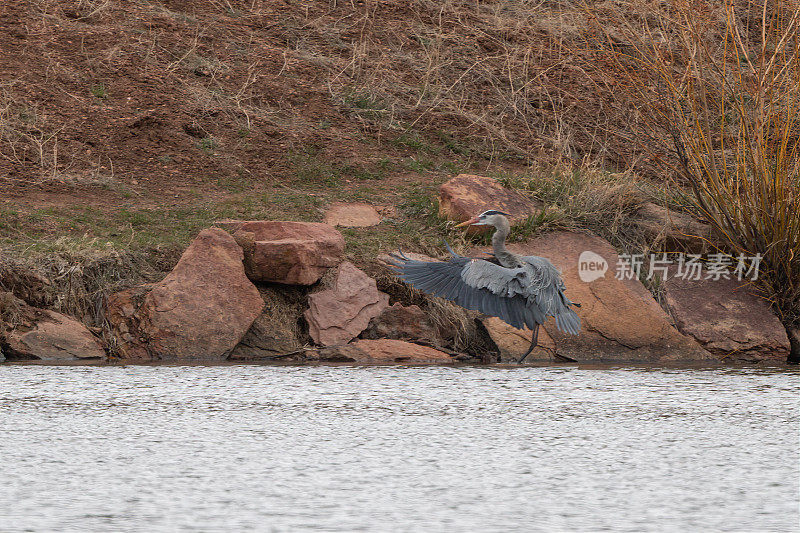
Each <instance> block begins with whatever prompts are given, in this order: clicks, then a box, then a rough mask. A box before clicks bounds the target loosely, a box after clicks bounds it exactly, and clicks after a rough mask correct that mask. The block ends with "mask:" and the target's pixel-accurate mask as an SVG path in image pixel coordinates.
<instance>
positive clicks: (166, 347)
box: [108, 228, 264, 361]
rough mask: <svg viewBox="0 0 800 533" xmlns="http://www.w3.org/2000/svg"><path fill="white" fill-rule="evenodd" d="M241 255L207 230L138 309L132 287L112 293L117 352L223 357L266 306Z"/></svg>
mask: <svg viewBox="0 0 800 533" xmlns="http://www.w3.org/2000/svg"><path fill="white" fill-rule="evenodd" d="M242 257H243V254H242V250H241V248H240V247H239V246H238V245H237V244H236V242H235V241H234V239H233V238H232V237H231V236H230V235H228V234H227V233H225V232H224V231H223V230H221V229H218V228H210V229H206V230H203V231H201V232H200V234H199V235H198V236H197V237H196V238H195V240H194V241H192V244H191V245H189V247H188V248H187V249H186V251H185V252H184V253H183V255H182V256H181V258H180V260H179V261H178V264H177V265H176V266H175V268H174V269H173V270H172V272H170V273H169V274H168V275H167V277H166V278H164V280H163V281H161V282H160V283H156V284H154V285H152V290H150V292H148V293H147V294H146V295H145V296H144V298H143V301H142V303H141V306H139V307H138V308H137V301H136V300H137V299H136V298H135V297H134V293H135V292H136V291H127V292H125V291H124V292H123V293H118V294H116V295H114V296H113V297H112V298H110V299H109V313H108V314H109V317H110V320H111V321H112V324H113V325H114V327H115V331H117V332H118V333H119V334H120V337H121V341H122V342H121V344H122V345H123V346H122V347H121V350H120V353H121V355H122V356H123V357H126V356H130V357H131V358H132V359H147V358H149V359H161V360H165V361H221V360H224V359H225V358H226V357H227V356H228V354H229V353H230V352H231V350H233V348H234V347H235V346H236V345H237V344H238V343H239V341H240V340H241V339H242V337H243V336H244V334H245V333H246V332H247V330H248V329H249V328H250V326H251V325H252V324H253V321H254V320H255V319H256V317H258V315H259V314H260V313H261V311H262V309H263V308H264V301H263V300H262V299H261V296H260V295H259V292H258V290H257V289H256V287H255V286H254V285H253V284H252V283H251V282H250V280H248V279H247V277H246V276H245V273H244V267H243V265H242ZM143 290H144V289H139V291H140V292H142V291H143ZM123 330H125V331H123ZM125 344H128V345H129V346H124V345H125Z"/></svg>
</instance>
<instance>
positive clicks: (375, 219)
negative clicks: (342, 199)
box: [325, 203, 381, 228]
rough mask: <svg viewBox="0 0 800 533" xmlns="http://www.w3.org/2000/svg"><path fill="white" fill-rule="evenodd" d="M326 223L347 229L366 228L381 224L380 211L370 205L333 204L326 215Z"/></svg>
mask: <svg viewBox="0 0 800 533" xmlns="http://www.w3.org/2000/svg"><path fill="white" fill-rule="evenodd" d="M325 223H326V224H330V225H331V226H344V227H347V228H365V227H368V226H376V225H378V224H380V223H381V216H380V215H379V214H378V211H377V210H376V209H375V208H374V207H372V206H371V205H369V204H341V203H340V204H333V205H331V206H330V207H329V208H328V211H327V212H326V213H325Z"/></svg>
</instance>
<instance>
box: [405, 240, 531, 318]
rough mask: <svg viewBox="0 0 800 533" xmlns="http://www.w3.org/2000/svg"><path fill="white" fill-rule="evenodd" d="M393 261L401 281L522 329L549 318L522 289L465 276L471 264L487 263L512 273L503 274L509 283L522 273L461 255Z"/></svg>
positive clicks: (475, 272)
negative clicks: (443, 258)
mask: <svg viewBox="0 0 800 533" xmlns="http://www.w3.org/2000/svg"><path fill="white" fill-rule="evenodd" d="M393 258H394V267H395V270H396V271H397V275H398V277H399V278H400V279H402V280H403V281H405V282H406V283H408V284H410V285H411V286H413V287H414V288H416V289H419V290H421V291H423V292H426V293H428V294H432V295H434V296H439V297H441V298H445V299H447V300H451V301H453V302H455V303H456V304H458V305H460V306H461V307H464V308H466V309H474V310H477V311H480V312H482V313H485V314H487V315H490V316H496V317H498V318H499V319H501V320H503V321H504V322H507V323H508V324H511V325H512V326H514V327H515V328H519V329H522V328H523V327H525V326H528V327H529V328H531V329H533V328H534V327H535V326H536V324H541V323H543V322H544V320H545V318H546V317H545V316H544V315H543V314H542V312H541V311H540V310H539V309H538V307H536V306H535V305H534V306H530V305H529V300H528V299H527V298H525V296H523V295H522V294H521V292H520V291H519V290H518V289H520V288H521V286H515V288H514V289H512V290H506V289H504V288H502V282H501V281H497V282H496V283H494V284H486V283H484V282H482V281H481V280H480V279H481V277H482V276H481V275H480V273H479V272H478V271H476V270H473V271H472V274H471V275H470V276H466V277H465V276H464V271H465V267H466V266H467V265H468V264H471V263H473V262H474V263H486V264H487V265H492V266H496V267H497V268H500V269H502V270H503V271H506V270H508V271H509V272H507V273H506V272H503V273H502V275H503V276H504V277H505V278H506V279H507V280H508V281H509V283H513V280H514V278H515V277H516V276H517V275H518V274H519V273H518V272H515V271H514V270H512V269H506V268H504V267H501V266H499V265H493V264H492V263H488V262H486V261H483V260H480V259H471V258H469V257H461V256H458V257H453V258H452V259H450V260H449V261H444V262H429V261H415V260H413V259H408V258H407V257H404V256H398V255H394V256H393ZM467 271H469V269H467ZM490 285H491V286H490ZM517 285H519V284H517ZM493 289H496V290H493Z"/></svg>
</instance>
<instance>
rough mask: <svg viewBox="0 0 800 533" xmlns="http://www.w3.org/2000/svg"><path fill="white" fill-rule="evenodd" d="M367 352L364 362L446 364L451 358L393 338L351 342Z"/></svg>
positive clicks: (431, 349)
mask: <svg viewBox="0 0 800 533" xmlns="http://www.w3.org/2000/svg"><path fill="white" fill-rule="evenodd" d="M352 346H355V347H356V348H358V349H360V350H363V351H364V352H365V353H366V354H367V359H366V360H365V361H357V362H365V363H413V364H448V363H452V362H453V358H452V357H450V356H449V355H447V354H446V353H444V352H440V351H439V350H435V349H433V348H428V347H427V346H420V345H419V344H413V343H410V342H405V341H398V340H394V339H377V340H370V339H359V340H357V341H356V342H354V343H353V344H352Z"/></svg>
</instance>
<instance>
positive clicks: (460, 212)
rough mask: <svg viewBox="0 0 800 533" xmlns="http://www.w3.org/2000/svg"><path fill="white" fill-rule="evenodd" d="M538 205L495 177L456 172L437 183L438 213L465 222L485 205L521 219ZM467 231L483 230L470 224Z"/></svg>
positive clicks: (536, 208) (516, 219) (514, 220)
mask: <svg viewBox="0 0 800 533" xmlns="http://www.w3.org/2000/svg"><path fill="white" fill-rule="evenodd" d="M540 208H541V206H540V204H538V203H536V202H534V201H533V200H531V199H529V198H527V197H525V196H523V195H522V194H520V193H518V192H516V191H513V190H511V189H506V188H505V187H503V186H502V185H500V183H498V181H497V180H495V179H492V178H485V177H482V176H473V175H471V174H459V175H458V176H456V177H455V178H453V179H451V180H450V181H448V182H447V183H444V184H443V185H442V186H440V187H439V214H440V215H441V216H444V217H447V218H448V219H449V220H453V221H455V222H464V221H465V220H469V219H470V218H472V217H474V216H475V215H477V214H479V213H482V212H483V211H486V210H487V209H498V210H500V211H504V212H506V213H508V214H509V215H511V216H510V217H509V220H511V222H512V224H513V223H514V222H517V221H520V220H524V219H526V218H527V217H528V216H530V215H532V214H534V213H535V212H536V211H538V210H539V209H540ZM470 231H486V228H485V227H480V226H476V227H470Z"/></svg>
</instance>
